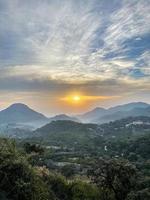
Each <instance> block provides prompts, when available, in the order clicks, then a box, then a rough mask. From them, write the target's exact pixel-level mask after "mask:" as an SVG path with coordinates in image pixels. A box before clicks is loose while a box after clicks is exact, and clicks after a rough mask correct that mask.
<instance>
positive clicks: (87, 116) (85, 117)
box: [77, 107, 107, 123]
mask: <svg viewBox="0 0 150 200" xmlns="http://www.w3.org/2000/svg"><path fill="white" fill-rule="evenodd" d="M106 113H107V110H106V109H104V108H100V107H97V108H95V109H93V110H91V111H89V112H86V113H84V114H82V115H78V116H77V117H78V118H79V119H80V120H81V121H82V122H84V123H86V122H92V121H94V120H96V119H97V118H99V117H101V116H103V115H105V114H106Z"/></svg>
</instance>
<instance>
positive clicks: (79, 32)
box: [0, 0, 150, 115]
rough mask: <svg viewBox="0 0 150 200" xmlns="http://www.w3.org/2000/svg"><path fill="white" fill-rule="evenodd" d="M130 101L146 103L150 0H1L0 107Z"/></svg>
mask: <svg viewBox="0 0 150 200" xmlns="http://www.w3.org/2000/svg"><path fill="white" fill-rule="evenodd" d="M75 95H76V96H77V95H78V96H80V97H81V101H80V102H79V103H77V102H72V101H70V100H68V99H69V97H70V96H75ZM133 101H145V102H148V103H150V0H132V1H131V0H25V1H24V0H13V1H12V0H0V109H3V108H5V107H7V106H8V105H10V104H12V103H16V102H21V103H25V104H27V105H29V106H30V107H32V108H34V109H36V110H38V111H40V112H43V113H45V114H46V115H53V114H58V113H69V114H73V113H80V112H84V111H85V110H90V109H92V108H94V107H98V106H100V107H101V106H102V107H110V106H113V105H117V104H123V103H127V102H133Z"/></svg>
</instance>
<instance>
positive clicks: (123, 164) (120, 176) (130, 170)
mask: <svg viewBox="0 0 150 200" xmlns="http://www.w3.org/2000/svg"><path fill="white" fill-rule="evenodd" d="M88 174H89V175H90V177H91V180H92V182H93V183H95V184H97V185H98V186H99V187H100V188H102V189H103V190H104V191H105V192H106V191H108V193H110V192H111V193H112V195H114V198H115V199H116V200H125V199H126V197H127V195H128V193H129V192H130V191H131V190H132V188H133V185H134V181H135V177H136V168H135V166H133V165H131V164H130V163H129V162H128V161H125V160H117V159H111V160H104V159H100V160H98V161H97V162H96V164H95V166H94V168H93V169H92V170H90V171H89V172H88Z"/></svg>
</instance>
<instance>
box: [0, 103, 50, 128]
mask: <svg viewBox="0 0 150 200" xmlns="http://www.w3.org/2000/svg"><path fill="white" fill-rule="evenodd" d="M8 123H29V124H32V123H41V124H42V123H48V118H47V117H45V116H44V115H43V114H41V113H38V112H36V111H34V110H32V109H31V108H29V107H28V106H27V105H25V104H21V103H16V104H12V105H11V106H9V107H8V108H6V109H5V110H2V111H0V124H8Z"/></svg>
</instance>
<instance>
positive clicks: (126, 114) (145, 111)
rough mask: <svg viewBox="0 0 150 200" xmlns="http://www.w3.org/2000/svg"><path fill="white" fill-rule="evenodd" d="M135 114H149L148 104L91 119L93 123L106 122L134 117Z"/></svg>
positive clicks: (149, 107)
mask: <svg viewBox="0 0 150 200" xmlns="http://www.w3.org/2000/svg"><path fill="white" fill-rule="evenodd" d="M136 116H148V117H149V116H150V106H148V107H146V108H143V107H134V108H133V109H131V110H127V111H126V110H124V111H123V110H121V111H117V112H115V111H114V112H112V111H111V112H110V114H109V113H108V114H106V115H104V116H102V117H100V118H97V119H96V120H93V121H92V122H93V123H98V124H101V123H107V122H110V121H115V120H119V119H123V118H126V117H136Z"/></svg>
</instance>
